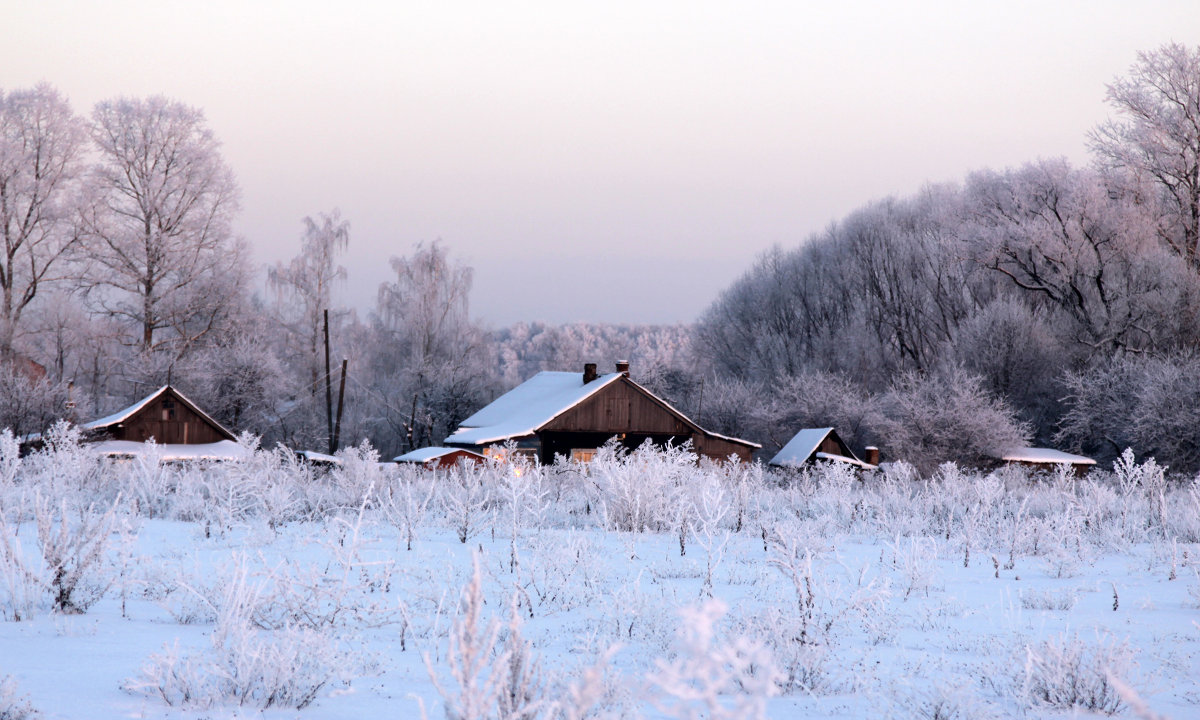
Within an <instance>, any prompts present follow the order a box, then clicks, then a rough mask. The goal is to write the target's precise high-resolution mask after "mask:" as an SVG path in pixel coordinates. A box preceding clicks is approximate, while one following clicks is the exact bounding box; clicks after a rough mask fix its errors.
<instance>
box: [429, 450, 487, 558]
mask: <svg viewBox="0 0 1200 720" xmlns="http://www.w3.org/2000/svg"><path fill="white" fill-rule="evenodd" d="M493 473H494V470H493V469H492V468H490V467H488V466H487V465H484V464H467V463H459V464H458V465H455V466H454V467H453V468H452V469H451V470H450V472H449V473H447V474H446V475H445V476H444V477H443V478H442V481H441V483H440V484H439V486H438V490H439V491H440V492H439V493H438V495H439V498H440V499H441V503H442V508H443V510H444V511H445V513H446V521H447V522H449V523H450V527H452V528H453V529H454V534H455V535H456V536H457V537H458V541H459V542H461V543H464V544H465V543H466V542H467V540H469V539H471V537H472V536H474V534H475V533H477V532H479V526H480V525H481V524H483V522H484V520H485V519H484V515H485V513H486V512H487V510H488V509H489V507H490V505H491V500H492V488H491V485H492V482H491V481H492V479H493V477H492V476H493Z"/></svg>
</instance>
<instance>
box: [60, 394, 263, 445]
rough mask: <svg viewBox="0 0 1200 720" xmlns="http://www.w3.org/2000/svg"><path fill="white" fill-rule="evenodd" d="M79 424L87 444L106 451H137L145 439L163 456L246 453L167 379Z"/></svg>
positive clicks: (232, 437) (221, 426)
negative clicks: (132, 400)
mask: <svg viewBox="0 0 1200 720" xmlns="http://www.w3.org/2000/svg"><path fill="white" fill-rule="evenodd" d="M80 427H81V429H83V430H84V432H85V437H86V438H87V441H88V442H89V444H90V445H91V447H92V449H94V450H97V451H98V452H100V453H101V454H102V455H108V456H112V457H132V456H135V455H140V454H143V453H145V452H146V441H147V440H150V439H153V440H154V442H155V444H156V448H157V452H158V453H159V456H160V457H161V458H162V459H163V460H167V461H184V460H237V459H240V458H244V457H249V456H250V454H251V452H250V451H249V450H248V449H246V448H245V447H243V446H242V445H239V444H238V442H237V438H236V437H234V435H233V433H232V432H230V431H229V430H228V429H226V428H225V426H223V425H222V424H221V423H219V422H217V421H216V420H214V419H213V418H212V417H211V416H209V415H208V413H206V412H204V411H203V410H201V409H200V408H198V407H196V404H195V403H193V402H192V401H191V400H188V399H187V398H186V397H184V395H183V393H181V392H179V391H178V390H176V389H175V388H174V387H172V386H170V385H163V386H162V387H160V388H159V389H158V390H155V391H154V392H152V393H150V394H149V395H147V396H146V397H144V398H142V399H141V400H138V401H137V402H135V403H134V404H132V405H130V406H129V407H127V408H125V409H123V410H119V411H117V412H115V413H113V414H111V415H106V416H105V417H102V418H99V419H98V420H93V421H91V422H89V423H84V424H83V425H81V426H80Z"/></svg>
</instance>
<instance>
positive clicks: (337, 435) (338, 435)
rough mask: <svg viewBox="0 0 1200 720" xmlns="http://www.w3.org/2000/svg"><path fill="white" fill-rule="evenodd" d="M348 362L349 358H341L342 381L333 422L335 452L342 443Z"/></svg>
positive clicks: (339, 385)
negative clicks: (335, 418) (335, 416)
mask: <svg viewBox="0 0 1200 720" xmlns="http://www.w3.org/2000/svg"><path fill="white" fill-rule="evenodd" d="M349 363H350V359H349V358H342V381H341V383H339V384H338V409H337V420H336V421H335V422H334V424H333V452H337V451H338V447H339V446H340V445H341V444H342V407H343V403H344V401H345V399H346V365H348V364H349Z"/></svg>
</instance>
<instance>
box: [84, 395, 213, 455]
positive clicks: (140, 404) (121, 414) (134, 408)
mask: <svg viewBox="0 0 1200 720" xmlns="http://www.w3.org/2000/svg"><path fill="white" fill-rule="evenodd" d="M167 390H170V391H171V392H173V393H175V396H176V397H178V398H179V399H180V400H181V401H182V402H183V403H184V404H185V405H187V406H188V408H190V409H191V410H192V412H194V413H196V414H197V415H199V416H200V417H202V418H204V419H205V420H206V421H208V422H209V423H211V424H212V425H213V427H215V428H217V429H218V430H219V431H221V432H222V433H223V434H225V436H226V438H225V439H226V440H229V441H230V442H237V440H236V438H237V436H236V435H234V434H233V433H232V432H230V431H229V428H227V427H225V426H224V425H222V424H221V423H219V422H217V421H216V419H214V418H213V417H212V416H211V415H209V414H208V413H206V412H204V411H203V410H201V409H200V406H198V405H197V404H196V403H194V402H192V401H191V399H190V398H188V396H187V395H184V394H183V393H182V392H180V391H179V388H177V387H175V386H174V385H170V384H167V385H163V386H162V387H160V388H159V389H157V390H155V391H154V392H152V393H150V394H149V395H147V396H146V397H144V398H142V399H141V400H138V401H137V402H135V403H134V404H132V405H130V406H129V407H127V408H125V409H124V410H118V411H117V412H115V413H113V414H111V415H105V416H104V417H102V418H100V419H99V420H93V421H91V422H89V423H85V424H83V425H80V427H81V428H83V429H84V430H100V429H102V428H106V427H109V426H110V425H116V424H118V423H122V422H125V421H126V420H128V419H129V418H131V417H133V416H134V415H136V414H137V413H138V412H139V411H141V410H142V409H144V408H145V407H146V406H147V405H149V404H150V403H151V402H153V401H154V400H155V398H157V397H159V396H160V395H162V394H163V393H164V392H166V391H167Z"/></svg>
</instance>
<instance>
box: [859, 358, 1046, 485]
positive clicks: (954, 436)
mask: <svg viewBox="0 0 1200 720" xmlns="http://www.w3.org/2000/svg"><path fill="white" fill-rule="evenodd" d="M880 412H881V413H882V419H881V420H880V421H879V422H878V425H877V429H876V433H877V434H878V436H879V437H880V442H881V444H882V447H883V448H884V451H885V452H886V453H887V454H888V457H890V458H895V459H897V460H904V461H906V462H909V463H911V464H912V465H914V466H916V467H917V468H919V469H921V470H922V471H924V472H929V471H931V470H933V468H935V467H937V465H938V464H940V463H943V462H958V463H961V464H964V465H977V464H981V463H987V462H990V461H992V460H993V459H995V458H996V457H998V456H999V455H1000V454H1001V453H1002V452H1003V451H1005V450H1008V449H1011V448H1013V447H1021V446H1024V445H1026V444H1028V441H1029V428H1028V427H1026V426H1025V425H1024V424H1022V423H1021V422H1020V421H1018V419H1017V417H1016V415H1015V413H1014V412H1013V410H1012V408H1011V407H1009V406H1008V404H1007V403H1005V402H1004V401H1003V400H1002V399H1000V398H997V397H994V396H992V395H990V394H989V393H988V392H987V391H985V390H984V389H983V386H982V383H981V382H980V380H979V378H977V377H975V376H973V375H970V374H969V373H967V372H966V371H964V370H962V369H961V368H955V367H951V368H948V369H946V370H943V371H941V372H938V373H936V374H928V375H920V374H917V373H911V372H910V373H904V374H902V375H900V376H899V377H897V378H896V380H895V381H894V382H893V384H892V387H891V388H890V389H889V390H888V392H887V393H885V394H884V395H883V397H882V398H880Z"/></svg>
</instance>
